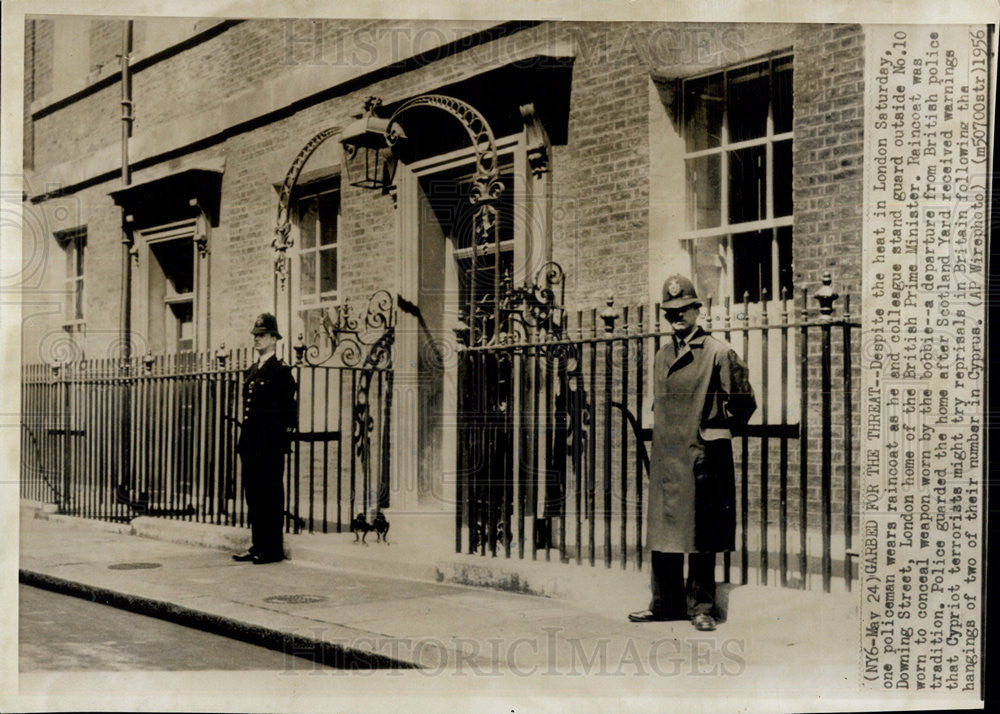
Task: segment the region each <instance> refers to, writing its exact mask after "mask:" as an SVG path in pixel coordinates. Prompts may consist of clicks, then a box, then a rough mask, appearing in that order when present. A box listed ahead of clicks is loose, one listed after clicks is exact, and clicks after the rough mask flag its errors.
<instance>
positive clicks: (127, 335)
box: [119, 20, 133, 362]
mask: <svg viewBox="0 0 1000 714" xmlns="http://www.w3.org/2000/svg"><path fill="white" fill-rule="evenodd" d="M131 54H132V20H126V21H125V25H124V27H123V28H122V53H121V56H120V58H119V59H120V61H121V67H122V77H121V86H122V100H121V106H122V186H128V185H129V184H131V183H132V168H131V166H129V162H128V140H129V137H131V136H132V121H133V115H132V70H131V67H130V66H129V61H130V59H131V57H130V55H131ZM131 251H132V232H131V231H130V230H129V228H128V225H127V224H126V222H125V211H124V208H123V209H122V314H121V342H122V350H123V351H122V359H123V360H125V361H126V362H127V361H128V360H129V359H130V358H131V356H132V334H131V333H132V258H131Z"/></svg>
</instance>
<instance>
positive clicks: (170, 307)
mask: <svg viewBox="0 0 1000 714" xmlns="http://www.w3.org/2000/svg"><path fill="white" fill-rule="evenodd" d="M197 232H198V227H197V219H194V218H191V219H183V220H180V221H173V222H170V223H163V224H159V225H156V226H152V227H150V228H144V229H142V230H140V231H138V232H137V235H138V238H139V239H140V240H141V241H142V245H143V255H144V260H145V263H146V269H145V270H144V271H143V281H144V282H143V285H142V287H141V288H140V289H141V291H142V294H143V295H144V298H143V301H144V304H145V312H146V314H145V320H144V322H145V324H146V326H147V329H148V330H151V331H152V330H155V331H156V332H155V335H154V334H153V333H152V332H150V334H148V335H147V338H148V339H149V341H150V344H155V345H157V347H156V349H157V350H159V349H160V347H159V342H160V341H161V340H162V343H163V344H162V350H163V353H164V354H182V353H189V352H196V351H197V350H198V348H199V343H200V340H199V335H200V331H201V325H200V323H199V314H200V306H201V300H202V299H203V296H202V295H201V294H200V293H201V290H200V288H201V287H202V285H201V283H200V280H201V278H200V276H199V267H198V266H199V263H198V261H199V256H198V248H197V246H196V245H195V238H196V236H197ZM174 242H176V243H185V244H187V245H189V246H190V248H191V290H190V291H189V292H177V291H176V290H175V289H174V287H173V284H172V282H173V281H172V278H171V276H170V275H169V274H168V272H167V270H166V269H165V268H164V266H163V264H162V263H161V262H160V258H159V256H158V255H157V252H158V251H159V250H160V249H161V248H162V247H163V246H166V245H167V244H169V243H174ZM154 270H156V271H159V275H160V276H162V286H163V295H162V297H160V298H159V300H157V301H156V303H157V304H154V300H153V296H152V294H151V290H152V284H153V282H154V281H153V275H152V273H153V271H154ZM181 305H190V310H191V338H190V343H191V344H190V347H183V348H182V347H181V344H180V343H181V325H182V322H181V321H180V320H179V319H178V318H177V316H176V314H175V307H177V306H181ZM154 318H156V321H157V322H158V323H159V324H158V325H154Z"/></svg>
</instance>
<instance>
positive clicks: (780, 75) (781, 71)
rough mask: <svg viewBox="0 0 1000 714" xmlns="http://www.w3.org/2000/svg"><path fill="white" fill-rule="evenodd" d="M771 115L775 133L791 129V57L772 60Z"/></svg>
mask: <svg viewBox="0 0 1000 714" xmlns="http://www.w3.org/2000/svg"><path fill="white" fill-rule="evenodd" d="M771 116H772V121H773V122H774V133H775V134H781V133H782V132H786V131H791V130H792V58H791V57H782V58H781V59H776V60H775V61H774V75H773V77H772V79H771Z"/></svg>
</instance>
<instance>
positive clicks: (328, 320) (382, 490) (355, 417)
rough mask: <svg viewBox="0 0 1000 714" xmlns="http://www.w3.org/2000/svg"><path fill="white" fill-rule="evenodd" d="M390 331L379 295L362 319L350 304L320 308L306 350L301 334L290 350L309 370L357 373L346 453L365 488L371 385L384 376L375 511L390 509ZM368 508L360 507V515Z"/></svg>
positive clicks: (387, 302) (387, 297)
mask: <svg viewBox="0 0 1000 714" xmlns="http://www.w3.org/2000/svg"><path fill="white" fill-rule="evenodd" d="M331 311H332V313H333V314H331ZM395 326H396V313H395V305H394V300H393V298H392V295H391V294H390V293H389V292H388V291H386V290H379V291H377V292H375V293H373V294H372V295H371V296H370V297H369V298H368V304H367V306H366V308H365V311H364V314H359V313H358V312H357V311H355V310H354V309H353V308H352V306H351V304H350V302H349V301H345V302H343V303H341V304H340V305H336V306H334V307H333V308H328V309H325V310H324V311H323V319H322V323H321V329H319V330H317V331H316V332H315V333H314V334H313V335H311V336H310V338H311V340H312V344H309V345H307V344H306V343H305V340H304V339H303V337H302V335H299V344H298V345H296V346H295V363H296V364H297V365H300V366H301V365H309V366H312V367H317V366H321V365H325V366H330V367H338V368H345V369H357V370H359V377H358V380H357V383H356V384H355V386H354V393H353V395H352V408H351V451H352V453H353V454H354V455H355V456H357V457H358V459H359V460H360V462H361V476H362V479H363V483H366V484H367V483H370V478H371V474H372V453H371V451H372V450H371V442H372V437H373V434H374V430H375V417H374V415H373V413H372V382H373V381H374V380H375V377H376V375H378V374H384V375H385V380H386V381H385V384H384V385H383V388H382V389H381V390H377V391H378V392H379V394H381V395H384V396H383V398H384V403H383V405H382V409H383V411H382V416H383V429H382V435H381V443H382V455H381V459H380V462H379V466H380V472H379V473H380V480H379V483H378V485H377V494H376V499H377V501H376V503H377V506H378V507H379V508H386V507H388V505H389V503H388V493H389V491H388V485H389V484H388V473H389V472H388V466H389V455H388V450H389V434H390V425H391V422H390V416H391V412H392V346H393V342H394V340H395ZM377 396H378V395H377ZM369 505H370V504H367V503H366V504H365V507H366V508H365V510H367V507H368V506H369Z"/></svg>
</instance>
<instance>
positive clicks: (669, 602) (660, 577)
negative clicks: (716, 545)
mask: <svg viewBox="0 0 1000 714" xmlns="http://www.w3.org/2000/svg"><path fill="white" fill-rule="evenodd" d="M651 555H652V568H651V571H652V586H653V600H652V602H650V604H649V609H650V610H652V611H653V612H655V613H656V614H657V615H660V616H663V617H667V618H674V619H684V618H688V617H694V616H695V615H702V614H705V615H713V616H717V612H716V608H715V553H688V576H687V582H686V583H685V580H684V554H683V553H661V552H660V551H658V550H654V551H652V553H651Z"/></svg>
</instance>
